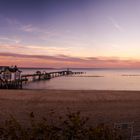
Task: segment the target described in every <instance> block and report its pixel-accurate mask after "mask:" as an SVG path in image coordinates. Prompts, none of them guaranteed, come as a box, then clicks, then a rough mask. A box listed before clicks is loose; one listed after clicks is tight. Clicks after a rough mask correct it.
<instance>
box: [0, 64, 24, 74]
mask: <svg viewBox="0 0 140 140" xmlns="http://www.w3.org/2000/svg"><path fill="white" fill-rule="evenodd" d="M6 70H9V71H10V72H13V73H14V72H17V71H18V72H22V71H20V70H19V69H18V68H17V66H15V67H9V66H0V73H2V72H5V71H6Z"/></svg>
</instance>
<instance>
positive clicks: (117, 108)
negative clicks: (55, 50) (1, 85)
mask: <svg viewBox="0 0 140 140" xmlns="http://www.w3.org/2000/svg"><path fill="white" fill-rule="evenodd" d="M67 108H70V110H71V111H81V113H82V115H86V116H88V117H89V118H90V123H93V124H94V123H101V122H104V123H114V122H132V121H133V122H134V124H135V129H137V131H138V129H139V126H140V117H139V116H140V91H105V90H104V91H103V90H102V91H92V90H89V91H88V90H0V121H3V120H5V119H6V118H8V117H9V115H10V114H12V115H13V116H14V117H15V118H17V119H18V120H20V121H21V122H27V120H28V114H29V113H30V112H32V111H33V112H34V113H35V115H36V117H37V118H40V117H43V116H46V115H48V112H50V110H54V111H55V112H56V114H57V115H58V116H59V115H60V116H61V115H62V116H63V115H64V114H65V113H66V112H67Z"/></svg>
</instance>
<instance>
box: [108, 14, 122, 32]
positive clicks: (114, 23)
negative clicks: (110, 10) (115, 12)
mask: <svg viewBox="0 0 140 140" xmlns="http://www.w3.org/2000/svg"><path fill="white" fill-rule="evenodd" d="M108 19H109V21H110V22H111V24H112V26H113V27H114V28H115V29H116V30H117V31H119V32H123V31H124V29H123V28H122V26H121V25H119V24H118V22H117V21H116V20H115V19H114V18H112V17H108Z"/></svg>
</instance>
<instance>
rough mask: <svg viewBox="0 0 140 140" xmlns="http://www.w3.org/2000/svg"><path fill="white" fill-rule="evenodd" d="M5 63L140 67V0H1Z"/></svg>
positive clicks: (0, 61) (0, 57) (0, 54)
mask: <svg viewBox="0 0 140 140" xmlns="http://www.w3.org/2000/svg"><path fill="white" fill-rule="evenodd" d="M0 65H17V66H19V67H46V68H47V67H56V68H61V67H69V68H70V67H76V68H101V67H102V68H140V0H0Z"/></svg>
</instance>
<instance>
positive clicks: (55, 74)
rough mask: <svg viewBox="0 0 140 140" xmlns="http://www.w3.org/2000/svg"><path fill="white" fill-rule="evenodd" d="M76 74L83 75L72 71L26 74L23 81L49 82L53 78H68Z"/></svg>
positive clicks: (22, 77)
mask: <svg viewBox="0 0 140 140" xmlns="http://www.w3.org/2000/svg"><path fill="white" fill-rule="evenodd" d="M75 74H83V72H72V71H55V72H49V73H46V72H43V73H41V72H39V71H38V72H36V73H35V74H25V75H22V76H21V79H22V80H23V81H25V82H27V81H39V80H49V79H52V78H56V77H60V76H67V75H75Z"/></svg>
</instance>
